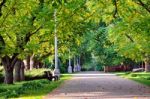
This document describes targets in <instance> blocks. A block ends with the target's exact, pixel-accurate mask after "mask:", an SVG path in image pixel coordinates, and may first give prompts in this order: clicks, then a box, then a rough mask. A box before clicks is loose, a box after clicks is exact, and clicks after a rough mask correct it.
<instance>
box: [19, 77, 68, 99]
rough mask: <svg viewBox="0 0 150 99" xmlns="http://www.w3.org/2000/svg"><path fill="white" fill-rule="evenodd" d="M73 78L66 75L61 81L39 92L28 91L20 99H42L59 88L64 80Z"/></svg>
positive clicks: (46, 86) (48, 85)
mask: <svg viewBox="0 0 150 99" xmlns="http://www.w3.org/2000/svg"><path fill="white" fill-rule="evenodd" d="M70 77H71V76H69V75H65V76H62V78H61V79H60V80H59V81H55V82H51V83H50V84H45V86H44V87H43V88H42V89H39V90H28V91H27V92H26V93H25V94H23V95H21V96H20V97H19V98H20V99H42V98H43V97H44V96H45V95H47V94H48V93H49V92H51V91H52V90H54V89H55V88H57V87H59V86H60V85H61V84H62V83H63V82H64V80H67V79H69V78H70Z"/></svg>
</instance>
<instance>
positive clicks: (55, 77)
mask: <svg viewBox="0 0 150 99" xmlns="http://www.w3.org/2000/svg"><path fill="white" fill-rule="evenodd" d="M44 74H45V77H46V78H47V79H48V80H49V81H52V80H53V79H54V81H57V80H58V76H53V74H52V73H51V72H50V71H44Z"/></svg>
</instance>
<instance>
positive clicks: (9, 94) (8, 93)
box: [5, 90, 19, 99]
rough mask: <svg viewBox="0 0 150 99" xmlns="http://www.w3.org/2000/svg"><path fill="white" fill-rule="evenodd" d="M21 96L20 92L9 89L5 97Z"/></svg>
mask: <svg viewBox="0 0 150 99" xmlns="http://www.w3.org/2000/svg"><path fill="white" fill-rule="evenodd" d="M18 96H19V93H18V92H17V91H16V90H11V91H10V90H9V91H7V93H6V95H5V98H6V99H7V98H15V97H18Z"/></svg>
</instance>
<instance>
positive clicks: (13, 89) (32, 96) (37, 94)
mask: <svg viewBox="0 0 150 99" xmlns="http://www.w3.org/2000/svg"><path fill="white" fill-rule="evenodd" d="M35 71H36V70H33V71H32V72H27V75H28V76H31V75H32V76H39V75H38V74H40V75H41V73H42V72H41V73H39V72H40V71H43V70H39V72H37V71H38V70H37V71H36V73H35ZM69 78H71V76H70V75H69V74H67V75H66V74H65V75H61V77H60V80H58V81H49V80H47V79H39V80H31V81H22V82H17V83H14V84H12V85H6V84H0V99H5V98H13V99H15V98H19V99H42V97H44V96H45V95H47V94H48V93H49V92H51V91H52V90H53V89H55V88H57V87H58V86H59V85H60V84H62V83H63V82H64V81H65V80H67V79H69Z"/></svg>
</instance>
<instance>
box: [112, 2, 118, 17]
mask: <svg viewBox="0 0 150 99" xmlns="http://www.w3.org/2000/svg"><path fill="white" fill-rule="evenodd" d="M113 1H114V2H113V3H114V6H115V11H114V14H113V17H114V18H117V14H118V6H117V0H113Z"/></svg>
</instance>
